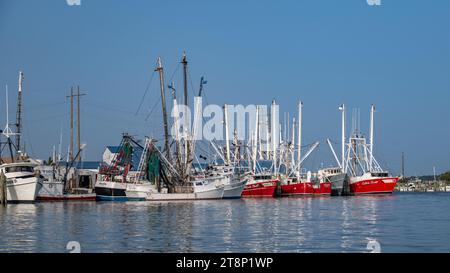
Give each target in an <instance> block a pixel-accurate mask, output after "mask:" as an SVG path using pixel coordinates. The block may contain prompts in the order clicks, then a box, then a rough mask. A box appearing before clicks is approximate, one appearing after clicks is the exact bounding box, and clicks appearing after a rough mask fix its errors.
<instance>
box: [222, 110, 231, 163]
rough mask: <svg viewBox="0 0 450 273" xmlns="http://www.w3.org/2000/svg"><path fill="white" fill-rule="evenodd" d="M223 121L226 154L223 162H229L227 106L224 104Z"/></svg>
mask: <svg viewBox="0 0 450 273" xmlns="http://www.w3.org/2000/svg"><path fill="white" fill-rule="evenodd" d="M223 112H224V113H223V114H224V116H223V123H224V126H225V146H226V156H225V161H226V162H225V164H230V143H229V139H230V137H229V132H228V106H227V105H226V104H225V105H224V106H223Z"/></svg>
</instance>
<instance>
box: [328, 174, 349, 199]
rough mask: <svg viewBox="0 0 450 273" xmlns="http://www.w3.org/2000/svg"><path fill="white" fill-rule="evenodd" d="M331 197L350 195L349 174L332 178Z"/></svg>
mask: <svg viewBox="0 0 450 273" xmlns="http://www.w3.org/2000/svg"><path fill="white" fill-rule="evenodd" d="M330 181H331V195H332V196H344V195H349V194H350V188H349V184H348V176H347V174H338V175H334V176H332V177H330Z"/></svg>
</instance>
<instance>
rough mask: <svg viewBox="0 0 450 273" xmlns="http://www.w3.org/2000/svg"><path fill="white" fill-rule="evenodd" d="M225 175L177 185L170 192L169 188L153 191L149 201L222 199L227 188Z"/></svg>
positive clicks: (148, 197)
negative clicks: (180, 185)
mask: <svg viewBox="0 0 450 273" xmlns="http://www.w3.org/2000/svg"><path fill="white" fill-rule="evenodd" d="M224 179H225V180H226V178H225V177H213V178H206V179H202V180H197V181H193V182H192V183H186V186H183V187H177V189H176V192H172V193H169V192H168V191H167V189H164V190H162V191H160V192H158V191H157V190H156V189H155V190H153V191H151V192H150V193H149V194H148V195H147V198H146V200H148V201H183V200H215V199H222V197H223V193H224V190H225V185H224V181H223V180H224Z"/></svg>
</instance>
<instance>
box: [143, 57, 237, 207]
mask: <svg viewBox="0 0 450 273" xmlns="http://www.w3.org/2000/svg"><path fill="white" fill-rule="evenodd" d="M181 64H182V65H183V76H184V106H187V105H188V90H187V88H188V86H187V64H188V62H187V58H186V54H183V57H182V60H181ZM155 71H157V72H158V73H159V79H160V93H161V104H162V113H163V126H164V146H163V147H164V148H163V150H162V151H161V150H160V149H159V148H158V147H157V146H156V145H155V143H156V141H155V140H152V141H151V144H150V146H149V153H150V154H151V155H152V156H153V158H154V161H153V163H152V164H150V165H149V169H151V170H152V171H151V172H150V175H149V176H151V178H150V181H151V183H152V186H151V187H150V189H151V190H150V192H148V193H147V196H146V200H148V201H177V200H210V199H222V197H223V194H224V190H225V185H226V184H229V183H230V179H231V176H230V175H229V174H224V173H217V174H213V175H212V176H208V175H207V173H203V174H195V172H194V171H193V164H192V162H193V160H194V157H195V144H196V141H195V139H194V137H193V136H195V135H196V130H197V129H198V121H199V120H200V119H201V116H199V111H198V109H199V108H200V104H201V100H200V97H201V92H202V88H203V84H204V83H206V82H205V81H203V79H202V80H201V84H200V92H199V95H198V96H196V97H195V98H194V102H195V106H194V109H195V115H194V125H193V126H192V130H187V128H184V127H183V130H181V123H182V121H183V120H182V119H181V118H180V116H179V114H180V111H179V107H180V106H179V104H178V102H177V97H176V90H175V84H174V83H171V84H170V85H168V87H169V88H170V89H171V90H172V96H173V110H172V113H173V116H174V117H173V129H174V130H173V134H172V135H171V136H170V135H169V131H168V128H169V122H168V115H167V108H166V98H165V91H164V88H165V83H164V68H163V65H162V60H161V58H160V57H158V59H157V67H156V69H155ZM185 118H186V119H187V117H185ZM171 141H172V143H173V145H171V144H170V142H171Z"/></svg>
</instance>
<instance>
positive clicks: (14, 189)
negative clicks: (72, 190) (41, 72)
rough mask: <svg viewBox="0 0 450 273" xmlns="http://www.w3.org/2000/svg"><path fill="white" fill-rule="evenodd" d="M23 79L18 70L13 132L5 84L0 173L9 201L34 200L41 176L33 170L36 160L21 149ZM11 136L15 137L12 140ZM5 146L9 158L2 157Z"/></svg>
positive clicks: (0, 144) (0, 142)
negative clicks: (4, 114)
mask: <svg viewBox="0 0 450 273" xmlns="http://www.w3.org/2000/svg"><path fill="white" fill-rule="evenodd" d="M23 80H24V76H23V73H22V71H20V72H19V88H18V97H17V116H16V117H17V119H16V123H15V125H16V131H15V132H13V131H12V130H11V128H10V127H9V99H8V86H6V126H5V128H4V129H3V130H2V131H0V132H1V136H4V137H5V138H6V140H5V141H4V142H3V141H0V173H3V174H4V175H5V177H6V195H7V196H6V200H7V201H9V202H33V201H35V200H36V195H37V193H38V191H39V188H40V186H41V182H42V176H41V175H40V173H39V172H37V171H36V170H35V167H36V166H37V165H39V163H38V161H36V160H34V159H31V158H30V157H28V155H27V154H25V153H23V152H22V151H21V147H22V146H21V132H22V92H23V90H22V84H23ZM12 137H15V139H14V140H15V141H14V142H13V140H12ZM3 145H4V146H3ZM5 147H7V150H9V158H3V157H2V154H1V152H2V151H3V150H4V148H5ZM2 198H4V197H2Z"/></svg>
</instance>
